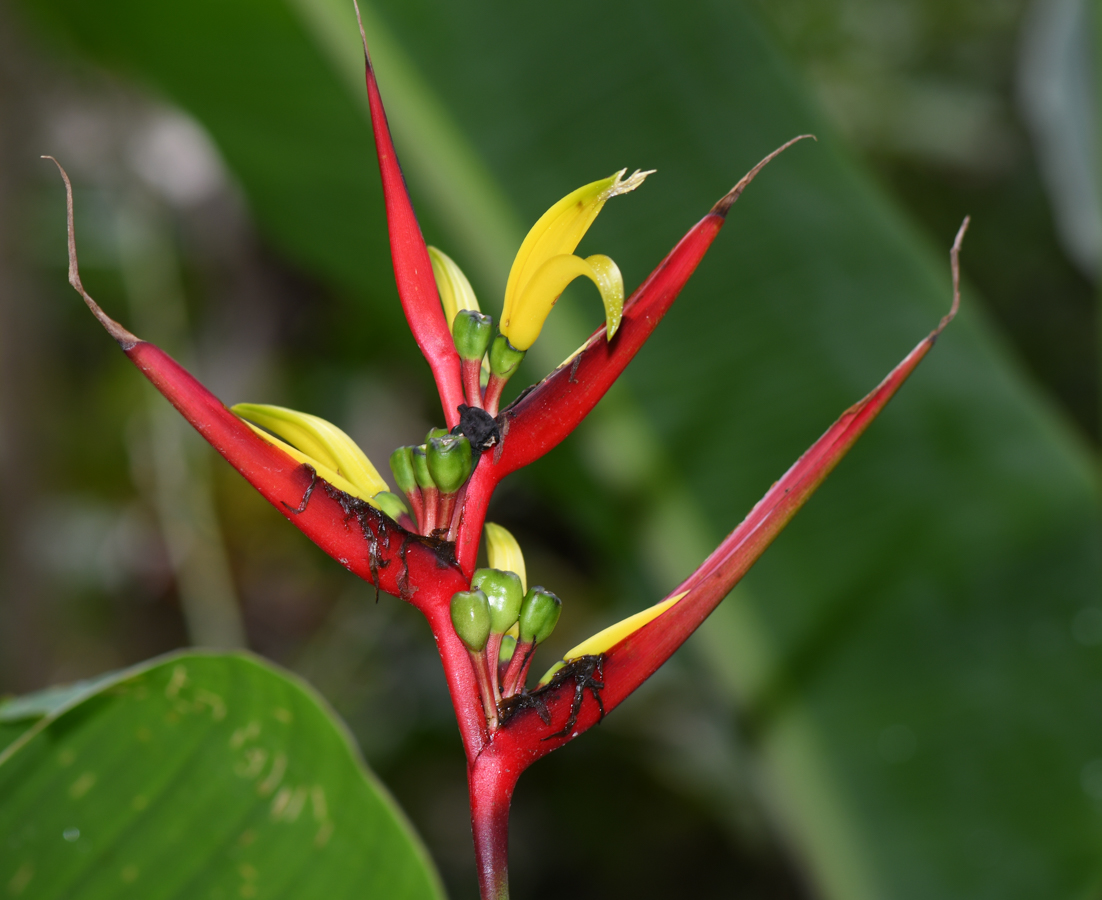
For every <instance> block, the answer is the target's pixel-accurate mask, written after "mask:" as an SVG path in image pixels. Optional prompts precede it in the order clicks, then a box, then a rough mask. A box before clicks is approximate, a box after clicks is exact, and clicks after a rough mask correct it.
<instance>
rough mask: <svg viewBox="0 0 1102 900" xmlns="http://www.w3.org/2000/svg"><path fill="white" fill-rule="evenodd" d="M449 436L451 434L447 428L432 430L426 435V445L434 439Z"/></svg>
mask: <svg viewBox="0 0 1102 900" xmlns="http://www.w3.org/2000/svg"><path fill="white" fill-rule="evenodd" d="M449 434H451V432H450V431H448V429H447V428H430V429H429V433H428V434H426V435H425V443H426V444H427V443H428V442H429V441H431V440H432V439H433V438H437V437H445V436H446V435H449Z"/></svg>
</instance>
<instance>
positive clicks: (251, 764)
mask: <svg viewBox="0 0 1102 900" xmlns="http://www.w3.org/2000/svg"><path fill="white" fill-rule="evenodd" d="M267 761H268V751H267V750H265V749H264V748H263V747H252V748H250V749H248V750H246V751H245V758H244V759H243V760H241V762H239V763H238V764H237V765H236V766H234V767H233V772H234V774H235V775H238V776H240V777H241V778H256V777H257V776H258V775H260V773H261V772H262V771H263V770H264V764H265V763H266V762H267Z"/></svg>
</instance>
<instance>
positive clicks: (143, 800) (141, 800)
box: [130, 794, 149, 812]
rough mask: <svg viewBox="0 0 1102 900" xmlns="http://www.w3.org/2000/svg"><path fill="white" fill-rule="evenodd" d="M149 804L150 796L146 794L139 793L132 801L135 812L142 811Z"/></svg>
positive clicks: (131, 804) (131, 806)
mask: <svg viewBox="0 0 1102 900" xmlns="http://www.w3.org/2000/svg"><path fill="white" fill-rule="evenodd" d="M147 806H149V798H148V797H146V796H145V795H144V794H138V795H137V796H136V797H135V798H134V799H133V800H131V801H130V808H131V809H132V810H134V811H135V812H141V811H142V810H143V809H145V808H146V807H147Z"/></svg>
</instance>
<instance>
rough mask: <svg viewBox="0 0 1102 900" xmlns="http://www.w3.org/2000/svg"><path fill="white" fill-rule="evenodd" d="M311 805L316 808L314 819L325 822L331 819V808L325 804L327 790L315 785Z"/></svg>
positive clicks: (311, 793) (311, 794)
mask: <svg viewBox="0 0 1102 900" xmlns="http://www.w3.org/2000/svg"><path fill="white" fill-rule="evenodd" d="M310 805H311V806H312V807H313V808H314V818H315V819H317V820H318V821H319V822H324V821H325V820H326V819H328V818H329V806H328V804H327V803H326V802H325V789H324V788H323V787H322V786H321V785H320V784H315V785H314V789H313V790H312V791H310Z"/></svg>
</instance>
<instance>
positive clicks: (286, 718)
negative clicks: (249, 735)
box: [272, 706, 295, 725]
mask: <svg viewBox="0 0 1102 900" xmlns="http://www.w3.org/2000/svg"><path fill="white" fill-rule="evenodd" d="M272 715H273V716H275V717H276V718H277V719H279V721H280V722H282V723H283V724H284V725H290V724H291V722H292V721H293V720H294V718H295V717H294V716H292V715H291V711H290V710H289V709H284V708H283V707H282V706H277V707H276V708H275V709H273V710H272Z"/></svg>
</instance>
